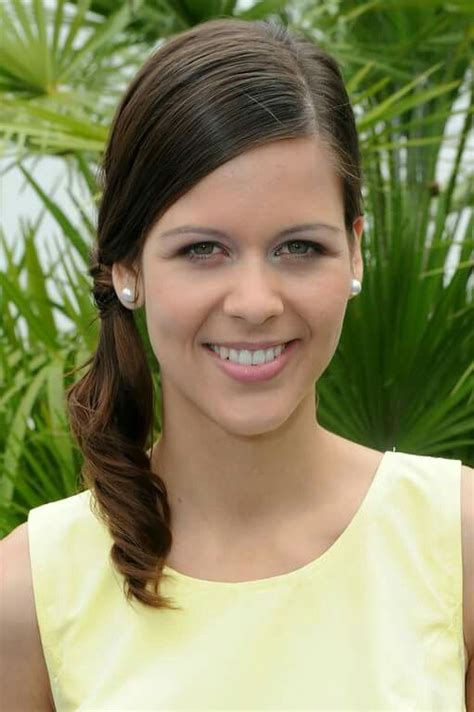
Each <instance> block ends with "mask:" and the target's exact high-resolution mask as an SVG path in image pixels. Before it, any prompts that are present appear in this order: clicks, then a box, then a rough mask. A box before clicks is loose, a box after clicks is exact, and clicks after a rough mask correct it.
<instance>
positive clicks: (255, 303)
mask: <svg viewBox="0 0 474 712" xmlns="http://www.w3.org/2000/svg"><path fill="white" fill-rule="evenodd" d="M270 270H271V268H270V267H269V266H268V265H266V264H263V265H262V263H261V262H260V261H259V260H257V259H255V260H253V261H250V260H249V261H247V262H246V263H245V264H242V266H241V269H240V270H236V273H235V274H234V275H233V276H232V280H231V287H230V288H229V289H228V292H227V296H226V298H225V300H224V312H225V313H226V314H227V315H228V316H231V317H240V318H241V319H245V320H246V321H248V322H251V323H255V324H262V323H263V322H265V321H266V320H267V319H269V318H270V317H272V316H279V315H280V314H282V313H283V310H284V303H283V299H282V293H281V284H280V286H278V279H279V278H278V276H277V275H275V274H274V273H273V274H271V273H270Z"/></svg>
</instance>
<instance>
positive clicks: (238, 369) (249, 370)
mask: <svg viewBox="0 0 474 712" xmlns="http://www.w3.org/2000/svg"><path fill="white" fill-rule="evenodd" d="M299 342H300V339H296V340H295V341H290V343H289V344H288V345H287V346H286V347H285V348H284V349H283V351H282V352H281V354H280V355H279V356H278V358H276V359H275V360H274V361H271V362H270V363H262V364H260V365H259V366H241V365H240V364H238V363H232V361H227V360H224V359H221V358H220V356H218V355H217V354H216V352H215V351H213V350H212V349H211V348H209V346H206V345H204V348H205V349H206V351H207V353H208V354H209V356H211V357H212V358H214V360H215V361H216V363H217V365H218V366H219V367H220V368H221V369H222V370H223V371H224V373H227V375H228V376H230V377H231V378H234V379H235V380H236V381H240V382H241V383H254V382H255V381H268V380H269V379H270V378H274V377H275V376H277V375H278V374H279V373H280V372H281V371H282V370H283V369H284V368H285V366H286V364H287V363H288V361H289V360H290V358H291V356H292V354H293V352H294V351H295V349H296V348H297V347H298V344H299Z"/></svg>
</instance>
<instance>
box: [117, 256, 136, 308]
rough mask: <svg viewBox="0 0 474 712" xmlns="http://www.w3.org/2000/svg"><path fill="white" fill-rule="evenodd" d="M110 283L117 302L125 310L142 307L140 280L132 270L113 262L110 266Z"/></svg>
mask: <svg viewBox="0 0 474 712" xmlns="http://www.w3.org/2000/svg"><path fill="white" fill-rule="evenodd" d="M112 282H113V286H114V289H115V292H116V294H117V296H118V298H119V300H120V301H121V303H122V304H123V305H124V306H125V307H127V309H137V308H138V307H141V306H143V300H142V297H141V293H140V292H141V290H140V286H139V282H140V280H139V277H138V275H137V274H135V272H134V270H130V269H127V268H125V267H124V266H123V265H120V264H118V263H116V262H115V263H114V264H113V265H112Z"/></svg>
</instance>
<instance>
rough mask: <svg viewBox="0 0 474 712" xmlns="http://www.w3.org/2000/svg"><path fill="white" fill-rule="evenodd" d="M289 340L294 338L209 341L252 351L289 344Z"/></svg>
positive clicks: (214, 344) (216, 344)
mask: <svg viewBox="0 0 474 712" xmlns="http://www.w3.org/2000/svg"><path fill="white" fill-rule="evenodd" d="M288 341H294V339H280V341H259V342H257V341H254V342H252V341H235V342H232V343H230V342H224V341H208V342H207V343H208V344H212V345H213V346H225V347H226V348H228V349H238V350H241V349H249V350H250V351H253V350H258V349H272V348H274V347H275V346H280V344H287V343H288Z"/></svg>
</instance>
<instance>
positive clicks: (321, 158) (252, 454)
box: [113, 138, 363, 542]
mask: <svg viewBox="0 0 474 712" xmlns="http://www.w3.org/2000/svg"><path fill="white" fill-rule="evenodd" d="M302 223H326V224H328V225H331V226H333V227H334V228H335V229H336V230H337V231H338V232H336V231H334V232H331V231H329V230H324V229H321V230H319V231H318V232H314V231H313V232H308V231H307V232H301V233H299V234H297V235H294V236H290V237H289V238H287V237H285V238H283V239H282V238H280V239H277V238H276V234H277V233H278V231H279V230H281V229H284V228H287V227H291V226H294V225H298V224H302ZM188 224H192V225H198V226H203V227H212V228H216V229H219V230H221V231H223V232H225V233H226V234H227V236H228V238H227V239H225V238H224V239H221V238H215V237H212V236H203V235H199V234H196V233H192V234H187V235H174V236H167V237H165V236H162V233H163V232H165V231H167V230H170V229H172V228H175V227H178V226H182V225H188ZM362 230H363V218H362V217H359V218H358V219H357V220H356V221H355V222H354V225H353V231H354V235H355V238H356V240H355V249H354V252H353V255H352V256H351V255H350V251H349V245H348V241H347V237H346V234H345V229H344V214H343V202H342V192H341V185H340V181H339V179H338V177H337V175H336V172H335V170H334V167H333V164H332V161H331V158H330V156H329V154H328V153H327V151H326V149H325V148H324V146H323V144H322V143H321V142H320V141H319V139H317V138H298V139H288V140H281V141H276V142H273V143H271V144H267V145H265V146H262V147H258V148H256V149H252V150H250V151H248V152H246V153H244V154H242V155H240V156H238V157H237V158H235V159H233V160H231V161H229V162H227V163H226V164H225V165H223V166H221V167H219V168H218V169H217V170H215V171H214V172H213V173H211V174H210V175H208V176H207V177H205V178H204V179H203V180H201V181H200V182H199V183H198V184H197V185H196V186H195V187H194V188H193V189H191V190H190V191H189V192H188V193H186V194H185V195H184V196H182V197H181V198H180V199H179V200H178V201H177V202H175V203H174V205H172V206H171V208H169V210H167V211H166V213H165V214H164V215H163V216H162V217H161V219H160V220H159V221H158V222H157V223H156V224H155V226H154V227H153V229H152V230H151V232H150V233H149V235H148V236H147V240H146V243H145V246H144V250H143V254H142V260H141V265H140V269H139V270H137V271H136V273H135V274H131V273H130V272H129V271H128V272H127V270H124V269H123V268H120V267H119V265H114V270H113V276H114V284H115V287H116V289H117V291H118V293H119V294H120V289H121V287H122V285H124V284H128V285H132V286H133V285H134V284H135V279H134V277H136V276H137V275H138V273H139V272H141V274H140V275H138V283H137V291H138V302H137V305H141V304H143V303H144V304H145V310H146V318H147V326H148V331H149V336H150V341H151V344H152V347H153V350H154V352H155V354H156V357H157V359H158V361H159V363H160V368H161V379H162V393H163V401H164V407H163V412H164V423H163V432H162V437H161V439H160V442H159V444H158V446H157V447H156V448H155V449H154V452H153V456H154V457H153V463H154V464H155V465H156V467H157V469H159V470H160V475H161V476H162V477H163V479H164V480H165V482H166V484H167V487H168V492H169V498H170V501H171V502H172V503H175V505H176V508H175V514H174V525H175V527H178V526H180V525H181V523H184V522H185V523H186V526H187V527H188V526H189V525H190V523H193V525H194V526H196V527H197V526H198V525H199V524H201V523H203V522H206V525H207V527H208V528H209V527H210V528H212V531H213V533H214V535H215V539H216V540H218V541H221V542H225V541H227V540H230V541H231V540H233V538H234V537H235V535H236V534H239V535H240V536H241V535H242V534H243V533H244V532H245V533H246V534H248V536H249V538H252V537H253V536H254V535H255V533H256V532H257V531H258V530H261V529H262V528H264V529H267V528H268V526H271V525H272V523H274V524H276V523H277V522H279V523H280V524H281V515H282V513H283V512H284V513H285V517H286V518H288V517H292V516H293V517H294V518H295V519H296V518H300V517H301V515H302V514H304V513H305V512H308V513H309V512H312V513H313V516H314V506H315V505H316V504H318V506H320V504H321V502H323V501H324V500H325V497H328V496H329V494H330V493H333V491H334V485H333V479H334V478H333V477H332V476H331V475H332V472H331V473H329V471H328V456H329V455H330V458H331V459H330V461H331V460H332V461H333V462H335V463H336V464H337V457H336V456H337V447H340V446H341V444H342V443H340V442H339V440H338V443H337V446H336V452H335V440H334V438H335V436H333V435H332V434H331V433H328V431H326V430H324V429H323V428H321V427H320V426H319V424H318V422H317V419H316V416H315V405H314V383H315V381H317V380H318V379H319V377H320V376H321V374H322V373H323V372H324V371H325V369H326V368H327V366H328V365H329V363H330V361H331V359H332V357H333V355H334V352H335V350H336V347H337V344H338V342H339V338H340V334H341V329H342V325H343V319H344V315H345V311H346V307H347V303H348V300H349V299H350V297H351V293H350V289H351V279H352V278H353V277H355V278H357V279H359V280H360V281H362V273H363V264H362V257H361V251H360V239H361V235H362ZM287 239H290V240H292V241H294V240H298V239H299V240H303V239H304V240H312V241H314V242H316V243H318V244H320V245H321V246H322V247H323V248H324V249H325V251H326V252H325V254H317V253H316V254H315V255H314V256H313V257H307V258H304V257H299V256H298V253H300V254H301V253H304V251H305V249H306V248H303V247H301V246H300V247H298V246H294V245H288V244H287V243H284V244H283V247H281V245H282V242H283V240H285V241H286V240H287ZM209 240H211V241H212V240H217V241H218V243H219V245H218V246H216V247H214V248H213V249H212V248H207V249H203V248H201V250H200V253H201V254H210V255H211V257H210V258H209V259H208V260H202V261H198V260H196V261H194V262H193V261H190V260H189V258H186V256H179V254H178V252H179V250H180V249H181V248H183V247H186V246H188V245H189V244H192V243H196V242H198V243H199V242H202V241H209ZM277 248H281V252H280V251H277ZM291 250H293V253H292V252H291ZM307 251H309V252H310V254H311V250H310V249H309V250H307ZM198 254H199V250H198ZM293 338H299V339H301V342H300V344H299V348H298V350H297V352H296V353H295V354H294V355H293V358H292V359H291V361H290V363H289V364H288V365H287V367H286V368H285V370H284V371H283V372H282V374H281V375H280V376H278V377H277V378H275V379H273V380H271V381H269V382H265V383H256V384H255V383H254V384H241V383H238V382H236V381H234V380H232V379H230V378H229V377H228V376H226V375H225V374H223V373H221V371H220V369H218V368H217V367H216V365H215V364H214V362H213V360H212V359H211V358H210V357H209V355H208V354H207V352H206V351H205V350H204V349H203V346H202V344H203V343H207V342H211V343H220V342H223V341H273V340H276V341H288V340H290V339H293ZM209 394H212V398H210V397H209ZM341 441H342V439H341ZM210 444H212V447H210ZM158 460H159V462H160V467H159V468H158V465H157V463H158ZM167 472H168V473H171V472H172V473H173V475H172V478H171V477H166V473H167Z"/></svg>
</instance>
